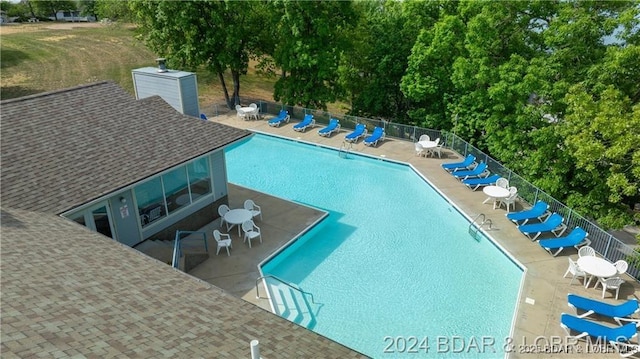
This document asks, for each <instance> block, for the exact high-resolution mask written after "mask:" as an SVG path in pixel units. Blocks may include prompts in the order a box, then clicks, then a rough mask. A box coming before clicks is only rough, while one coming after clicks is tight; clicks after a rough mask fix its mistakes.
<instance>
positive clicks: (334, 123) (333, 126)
mask: <svg viewBox="0 0 640 359" xmlns="http://www.w3.org/2000/svg"><path fill="white" fill-rule="evenodd" d="M339 130H340V121H338V120H336V119H335V118H332V119H329V124H328V125H327V127H325V128H321V129H320V130H318V134H319V135H320V136H324V137H329V136H331V134H332V133H334V132H338V131H339Z"/></svg>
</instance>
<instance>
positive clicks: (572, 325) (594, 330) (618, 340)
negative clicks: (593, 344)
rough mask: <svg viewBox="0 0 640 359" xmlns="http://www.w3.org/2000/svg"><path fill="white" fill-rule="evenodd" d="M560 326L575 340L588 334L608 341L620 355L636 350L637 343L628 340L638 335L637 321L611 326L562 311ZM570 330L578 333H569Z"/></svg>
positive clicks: (605, 341)
mask: <svg viewBox="0 0 640 359" xmlns="http://www.w3.org/2000/svg"><path fill="white" fill-rule="evenodd" d="M560 326H561V327H562V328H563V329H564V330H565V331H566V332H567V335H568V336H569V337H570V338H573V339H575V340H578V339H581V338H584V337H587V336H590V337H594V338H598V339H599V340H601V341H603V342H604V343H609V344H611V345H612V346H613V347H614V348H616V350H617V351H618V353H619V354H620V355H621V356H622V357H628V356H631V355H633V354H635V353H637V352H638V344H631V343H630V342H629V341H630V340H631V339H633V338H635V337H636V336H637V335H638V332H637V330H638V323H627V324H625V325H622V326H619V327H615V328H612V327H607V326H604V325H602V324H599V323H596V322H592V321H590V320H586V319H584V318H578V317H574V316H573V315H571V314H567V313H562V314H561V316H560ZM572 330H573V331H575V332H578V333H580V334H578V335H571V331H572Z"/></svg>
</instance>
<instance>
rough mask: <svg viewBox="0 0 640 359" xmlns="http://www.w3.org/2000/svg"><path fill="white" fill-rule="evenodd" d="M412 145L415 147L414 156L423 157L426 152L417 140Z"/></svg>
mask: <svg viewBox="0 0 640 359" xmlns="http://www.w3.org/2000/svg"><path fill="white" fill-rule="evenodd" d="M414 146H415V148H416V156H420V157H424V156H425V154H426V152H425V150H424V147H422V145H421V144H419V143H418V142H416V143H415V144H414Z"/></svg>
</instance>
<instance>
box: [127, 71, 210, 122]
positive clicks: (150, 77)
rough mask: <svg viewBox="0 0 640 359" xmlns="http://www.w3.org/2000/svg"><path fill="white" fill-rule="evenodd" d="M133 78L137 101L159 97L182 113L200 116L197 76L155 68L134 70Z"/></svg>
mask: <svg viewBox="0 0 640 359" xmlns="http://www.w3.org/2000/svg"><path fill="white" fill-rule="evenodd" d="M132 76H133V87H134V89H135V92H136V98H137V99H143V98H147V97H151V96H156V95H157V96H160V97H161V98H162V99H163V100H165V101H166V102H167V103H168V104H169V105H171V107H173V108H174V109H176V111H178V112H180V113H183V114H185V115H190V116H194V117H199V116H200V108H199V105H198V84H197V79H196V74H194V73H191V72H184V71H175V70H167V72H158V69H157V68H155V67H145V68H140V69H135V70H133V71H132Z"/></svg>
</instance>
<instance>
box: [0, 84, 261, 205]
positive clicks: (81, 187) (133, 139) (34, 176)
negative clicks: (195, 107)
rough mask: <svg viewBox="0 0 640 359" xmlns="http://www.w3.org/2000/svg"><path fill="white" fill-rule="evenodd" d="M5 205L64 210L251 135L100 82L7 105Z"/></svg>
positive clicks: (3, 135) (3, 134)
mask: <svg viewBox="0 0 640 359" xmlns="http://www.w3.org/2000/svg"><path fill="white" fill-rule="evenodd" d="M0 106H1V107H2V108H1V115H2V125H1V126H0V127H1V139H2V141H1V143H0V148H1V156H2V175H1V191H2V192H1V193H2V202H3V206H4V207H12V208H20V209H28V210H38V211H43V212H53V213H61V212H63V211H65V210H68V209H71V208H73V207H75V206H78V205H80V204H83V203H86V202H88V201H90V200H93V199H95V198H97V197H100V196H102V195H105V194H107V193H110V192H113V191H114V190H116V189H118V188H121V187H124V186H127V185H130V184H132V183H135V182H137V181H139V180H141V179H144V178H146V177H148V176H151V175H153V174H156V173H158V172H160V171H163V170H165V169H167V168H170V167H173V166H175V165H177V164H179V163H182V162H184V161H185V160H188V159H191V158H194V157H197V156H199V155H202V154H204V153H207V152H209V151H212V150H214V149H217V148H221V147H224V146H225V145H227V144H229V143H231V142H234V141H237V140H239V139H241V138H243V137H246V136H249V135H250V132H248V131H246V130H241V129H237V128H234V127H230V126H226V125H222V124H219V123H213V122H205V121H201V120H199V119H197V118H194V117H191V116H186V115H183V114H181V113H179V112H177V111H175V110H174V109H173V108H172V107H171V106H170V105H168V104H167V103H166V102H165V101H164V100H162V99H161V98H160V97H158V96H153V97H149V98H146V99H143V100H136V99H135V98H133V97H132V96H131V95H129V94H128V93H127V92H126V91H124V90H123V89H122V88H120V87H119V86H117V85H116V84H114V83H112V82H99V83H94V84H89V85H84V86H79V87H74V88H70V89H65V90H60V91H53V92H47V93H42V94H38V95H33V96H27V97H22V98H19V99H12V100H6V101H2V102H0Z"/></svg>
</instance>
